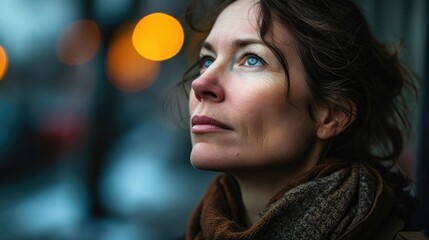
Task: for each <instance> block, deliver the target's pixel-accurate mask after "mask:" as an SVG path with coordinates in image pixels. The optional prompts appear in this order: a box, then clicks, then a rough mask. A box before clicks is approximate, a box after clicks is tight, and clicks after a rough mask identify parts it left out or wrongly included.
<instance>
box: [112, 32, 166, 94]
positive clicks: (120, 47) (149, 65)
mask: <svg viewBox="0 0 429 240" xmlns="http://www.w3.org/2000/svg"><path fill="white" fill-rule="evenodd" d="M134 26H135V25H134V24H124V25H123V26H122V27H121V28H119V30H118V31H117V33H116V34H115V35H114V36H113V38H112V42H111V44H110V46H109V49H108V52H107V63H106V67H107V74H108V76H109V79H110V81H111V82H112V84H113V85H114V86H115V87H117V88H119V89H120V90H123V91H127V92H135V91H140V90H143V89H145V88H147V87H148V86H149V85H151V84H152V83H153V81H154V80H155V79H156V78H157V76H158V74H159V70H160V63H159V62H155V61H151V60H148V59H145V58H143V57H142V56H140V55H139V54H138V52H137V51H136V49H135V48H134V46H133V44H132V40H131V39H132V34H133V29H134Z"/></svg>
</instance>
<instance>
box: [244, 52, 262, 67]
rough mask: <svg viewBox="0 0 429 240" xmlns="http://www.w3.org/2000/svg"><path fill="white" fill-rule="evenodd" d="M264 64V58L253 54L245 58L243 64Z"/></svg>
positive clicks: (249, 65) (251, 65)
mask: <svg viewBox="0 0 429 240" xmlns="http://www.w3.org/2000/svg"><path fill="white" fill-rule="evenodd" d="M262 65H264V60H262V59H261V58H260V57H258V56H255V55H250V56H248V57H247V58H246V59H245V62H244V66H248V67H253V66H262Z"/></svg>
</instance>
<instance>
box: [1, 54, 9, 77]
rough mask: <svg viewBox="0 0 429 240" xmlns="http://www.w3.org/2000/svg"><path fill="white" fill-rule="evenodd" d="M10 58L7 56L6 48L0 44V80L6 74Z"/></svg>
mask: <svg viewBox="0 0 429 240" xmlns="http://www.w3.org/2000/svg"><path fill="white" fill-rule="evenodd" d="M8 66H9V60H8V58H7V53H6V50H5V49H4V48H3V47H2V46H0V80H2V79H3V77H4V76H5V75H6V72H7V67H8Z"/></svg>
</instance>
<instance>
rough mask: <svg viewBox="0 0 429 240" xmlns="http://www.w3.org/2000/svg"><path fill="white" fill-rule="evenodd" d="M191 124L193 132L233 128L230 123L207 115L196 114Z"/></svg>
mask: <svg viewBox="0 0 429 240" xmlns="http://www.w3.org/2000/svg"><path fill="white" fill-rule="evenodd" d="M191 124H192V133H210V132H219V131H225V130H232V128H231V127H229V126H228V125H226V124H224V123H222V122H219V121H217V120H215V119H213V118H210V117H207V116H194V117H193V118H192V121H191Z"/></svg>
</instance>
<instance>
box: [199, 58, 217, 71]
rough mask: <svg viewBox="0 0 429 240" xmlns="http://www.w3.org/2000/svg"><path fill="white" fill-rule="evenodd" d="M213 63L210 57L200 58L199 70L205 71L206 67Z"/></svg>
mask: <svg viewBox="0 0 429 240" xmlns="http://www.w3.org/2000/svg"><path fill="white" fill-rule="evenodd" d="M213 62H214V60H213V58H211V57H207V56H205V57H201V58H200V68H201V69H206V68H208V67H210V65H212V64H213Z"/></svg>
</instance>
